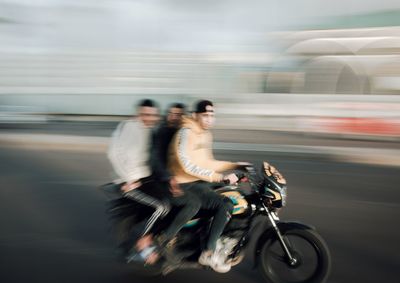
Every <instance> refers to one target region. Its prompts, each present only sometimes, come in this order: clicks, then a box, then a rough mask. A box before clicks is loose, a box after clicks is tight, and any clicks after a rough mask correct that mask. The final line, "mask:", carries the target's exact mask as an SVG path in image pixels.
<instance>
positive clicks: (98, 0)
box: [0, 0, 400, 52]
mask: <svg viewBox="0 0 400 283" xmlns="http://www.w3.org/2000/svg"><path fill="white" fill-rule="evenodd" d="M391 9H400V1H398V0H382V1H376V0H364V1H362V0H335V1H325V0H279V1H278V0H268V1H267V0H246V1H243V0H217V1H216V0H202V1H198V0H193V1H190V0H0V23H1V22H3V24H0V37H1V41H0V48H13V47H18V46H19V47H30V48H60V47H65V48H88V49H93V48H98V49H122V50H124V49H129V50H131V49H137V50H175V51H202V52H203V51H206V52H207V51H211V52H213V51H217V52H218V51H226V52H242V51H258V50H265V48H266V47H268V46H269V45H270V44H271V39H269V38H268V32H271V31H276V30H287V29H298V28H301V27H302V26H310V25H313V24H317V23H321V22H323V21H325V20H327V19H328V18H329V17H334V16H341V15H352V14H359V13H367V12H373V11H381V10H391Z"/></svg>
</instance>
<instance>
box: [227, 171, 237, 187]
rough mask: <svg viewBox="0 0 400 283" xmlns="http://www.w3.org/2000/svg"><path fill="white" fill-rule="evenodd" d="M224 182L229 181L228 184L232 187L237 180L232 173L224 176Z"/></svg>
mask: <svg viewBox="0 0 400 283" xmlns="http://www.w3.org/2000/svg"><path fill="white" fill-rule="evenodd" d="M224 180H227V181H229V184H231V185H233V184H236V183H237V181H238V180H239V178H238V177H237V176H236V174H234V173H232V174H229V175H227V176H225V177H224Z"/></svg>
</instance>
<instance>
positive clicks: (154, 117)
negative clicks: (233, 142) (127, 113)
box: [108, 99, 170, 263]
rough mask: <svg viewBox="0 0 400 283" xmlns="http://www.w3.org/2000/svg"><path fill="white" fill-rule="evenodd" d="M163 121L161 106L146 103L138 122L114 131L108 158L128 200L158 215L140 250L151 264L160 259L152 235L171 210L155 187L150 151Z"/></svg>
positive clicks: (139, 111)
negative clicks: (154, 248)
mask: <svg viewBox="0 0 400 283" xmlns="http://www.w3.org/2000/svg"><path fill="white" fill-rule="evenodd" d="M158 121H159V110H158V107H157V104H156V103H155V102H154V101H153V100H150V99H144V100H142V101H140V102H139V104H138V106H137V118H133V117H132V118H131V119H128V120H125V121H122V122H121V123H120V124H119V125H118V127H117V129H116V130H115V131H114V133H113V136H112V139H111V143H110V146H109V150H108V158H109V160H110V161H111V164H112V165H113V168H114V171H115V173H116V174H117V175H118V177H119V178H118V179H117V180H115V181H114V182H115V183H116V184H119V186H120V189H121V191H122V192H123V194H124V196H125V197H127V198H129V199H132V200H134V201H136V202H139V203H142V204H144V205H147V206H151V207H153V208H154V209H155V210H154V213H153V214H152V216H151V217H150V218H149V219H148V221H147V223H146V225H145V228H144V231H143V234H142V236H141V238H140V239H139V240H138V241H137V243H136V247H135V248H136V250H137V251H139V252H141V251H145V250H146V253H145V254H144V255H143V257H145V259H146V261H147V262H148V263H152V262H154V261H155V260H156V258H157V255H156V254H155V253H154V252H153V250H150V249H148V246H149V243H151V242H152V239H151V238H152V237H151V234H150V233H149V232H150V230H151V228H152V226H153V225H154V223H155V221H156V220H157V219H158V218H159V217H163V216H165V215H166V214H167V213H168V212H169V210H170V207H169V204H168V202H166V201H164V199H165V189H164V191H163V190H162V189H161V188H160V187H158V186H156V185H155V182H154V181H153V178H152V176H151V173H152V172H151V168H150V164H149V163H150V162H149V161H150V147H149V145H150V144H151V134H152V132H151V131H152V128H154V126H155V125H156V124H157V122H158Z"/></svg>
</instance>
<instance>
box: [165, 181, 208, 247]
mask: <svg viewBox="0 0 400 283" xmlns="http://www.w3.org/2000/svg"><path fill="white" fill-rule="evenodd" d="M162 185H163V184H162ZM164 185H165V186H166V189H167V188H169V184H168V183H167V184H164ZM169 202H170V204H171V205H175V206H181V209H180V210H179V212H178V213H177V215H176V216H175V218H174V220H173V221H172V223H171V224H170V225H169V226H168V228H167V229H166V231H165V232H164V235H165V237H166V239H168V240H170V239H172V238H173V237H174V236H175V235H176V234H177V233H178V232H179V231H180V230H181V229H182V227H183V226H184V225H185V224H186V223H187V222H188V221H189V220H190V219H192V218H193V216H195V215H196V214H197V212H198V211H199V210H200V208H201V201H200V199H199V198H198V197H197V196H196V195H195V194H193V193H192V192H189V191H184V194H183V195H182V196H177V197H174V196H172V195H171V194H169Z"/></svg>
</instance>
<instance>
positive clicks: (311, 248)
mask: <svg viewBox="0 0 400 283" xmlns="http://www.w3.org/2000/svg"><path fill="white" fill-rule="evenodd" d="M281 232H282V236H283V238H284V240H285V242H286V244H287V246H288V248H289V250H290V252H291V253H292V255H293V256H294V257H295V258H296V260H297V263H296V264H294V265H290V264H289V260H288V258H287V256H286V254H285V252H284V250H283V248H282V245H281V243H280V241H279V239H278V238H277V237H276V236H275V237H273V238H271V239H269V240H268V241H266V242H265V243H264V245H263V246H262V248H261V251H260V254H259V257H260V258H259V270H260V272H261V274H262V276H263V278H264V279H265V281H266V282H268V283H289V282H290V283H306V282H307V283H323V282H325V281H326V279H327V278H328V276H329V273H330V268H331V257H330V253H329V249H328V246H327V245H326V243H325V241H324V240H323V239H322V237H321V236H320V235H319V234H318V233H317V232H316V231H313V230H309V229H297V228H288V229H286V230H285V231H281Z"/></svg>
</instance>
